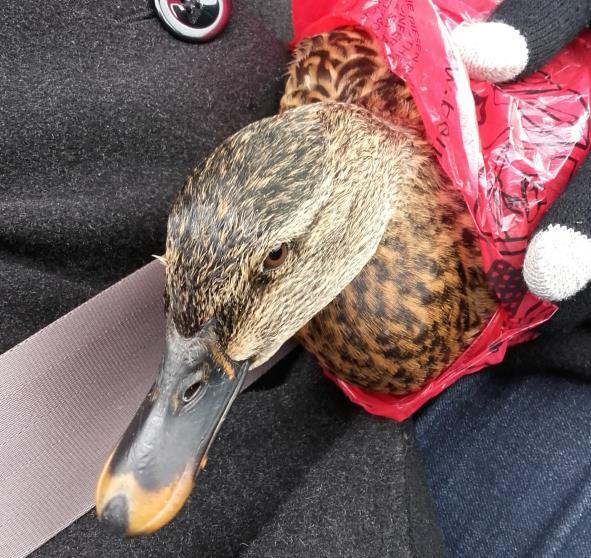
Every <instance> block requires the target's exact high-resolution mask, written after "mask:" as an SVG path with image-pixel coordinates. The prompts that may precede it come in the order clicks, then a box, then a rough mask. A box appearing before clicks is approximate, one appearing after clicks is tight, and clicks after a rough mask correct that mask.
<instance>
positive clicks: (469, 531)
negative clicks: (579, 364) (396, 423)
mask: <svg viewBox="0 0 591 558" xmlns="http://www.w3.org/2000/svg"><path fill="white" fill-rule="evenodd" d="M417 438H418V443H419V446H420V448H421V449H422V451H423V455H424V460H425V464H426V468H427V475H428V479H429V484H430V486H431V488H432V491H433V497H434V500H435V507H436V510H437V513H438V515H439V519H440V523H441V527H442V529H443V531H444V537H445V539H446V543H447V546H448V548H449V549H450V554H451V556H458V557H467V558H478V557H481V556H482V557H487V558H493V557H497V556H498V557H503V558H508V557H514V556H519V557H522V556H531V557H536V558H537V557H546V556H560V557H562V556H564V557H568V558H578V557H586V558H588V557H590V556H591V384H589V383H584V382H581V381H578V380H575V379H568V378H564V377H560V376H558V375H552V374H537V375H530V374H525V373H522V372H518V371H516V370H511V367H510V366H508V365H505V366H500V367H497V368H496V369H491V370H488V371H483V372H480V373H477V374H474V375H473V376H470V377H466V378H463V379H462V380H460V381H459V382H458V383H456V384H455V385H454V386H452V387H451V388H450V389H448V390H447V391H446V392H445V393H443V394H442V395H441V396H439V397H438V398H437V399H436V400H435V401H434V402H432V403H431V404H430V405H428V406H427V407H426V408H425V409H424V410H423V411H421V412H420V414H419V415H418V416H417Z"/></svg>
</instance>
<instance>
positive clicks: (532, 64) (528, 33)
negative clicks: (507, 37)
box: [491, 0, 591, 75]
mask: <svg viewBox="0 0 591 558" xmlns="http://www.w3.org/2000/svg"><path fill="white" fill-rule="evenodd" d="M491 20H492V21H501V22H503V23H507V24H508V25H511V26H512V27H514V28H515V29H517V30H519V31H520V32H521V34H522V35H523V36H524V37H525V39H526V41H527V46H528V49H529V62H528V65H527V67H526V68H525V70H524V71H523V73H522V75H527V74H529V73H531V72H533V71H536V70H539V69H540V67H542V66H543V65H544V64H545V63H546V62H547V61H548V60H549V59H550V58H552V57H553V56H554V55H555V54H556V53H557V52H558V51H559V50H561V49H562V48H563V47H564V46H566V45H567V44H568V43H569V42H570V41H572V40H573V39H574V38H575V37H576V36H577V35H578V34H579V33H580V32H581V31H582V30H583V29H584V28H585V27H587V26H588V25H589V23H590V22H591V0H505V1H504V2H503V3H502V4H501V5H500V6H499V8H498V9H497V10H496V11H495V12H494V14H493V16H492V18H491Z"/></svg>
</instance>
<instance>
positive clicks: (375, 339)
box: [281, 27, 497, 394]
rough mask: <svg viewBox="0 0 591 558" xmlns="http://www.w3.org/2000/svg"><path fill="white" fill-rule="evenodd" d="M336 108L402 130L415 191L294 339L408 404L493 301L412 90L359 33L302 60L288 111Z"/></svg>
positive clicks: (468, 225)
mask: <svg viewBox="0 0 591 558" xmlns="http://www.w3.org/2000/svg"><path fill="white" fill-rule="evenodd" d="M335 101H336V102H341V103H350V104H355V105H359V106H362V107H364V108H366V109H367V110H369V111H370V112H371V113H372V114H373V115H375V117H376V118H379V119H381V120H385V121H387V122H389V123H391V124H392V125H394V126H400V127H402V128H404V129H406V130H407V131H408V133H409V134H410V135H412V136H413V148H414V155H413V157H412V160H411V162H410V164H411V165H412V166H413V169H412V174H414V180H412V181H410V182H409V183H407V184H406V186H405V188H404V189H402V190H401V191H399V193H398V196H397V202H396V204H395V206H394V210H393V213H392V218H391V219H390V221H389V222H388V225H387V227H386V229H385V231H384V234H383V236H382V239H381V242H380V243H379V246H378V248H377V251H376V253H375V255H374V256H373V257H372V258H371V259H370V261H369V262H368V263H367V264H366V266H365V267H364V268H363V269H362V271H361V272H360V273H359V274H358V275H357V276H356V277H355V278H354V280H353V281H352V282H351V283H350V284H349V285H348V286H347V287H346V288H345V289H344V290H343V291H342V292H341V293H340V294H339V295H338V296H337V297H336V299H335V300H334V301H333V302H332V303H331V304H329V305H328V306H326V307H325V308H324V309H323V310H321V311H320V312H319V313H318V314H317V315H316V316H314V317H313V318H312V320H311V321H310V322H309V323H308V324H307V325H306V326H305V327H304V328H302V329H301V330H300V331H299V332H298V335H297V337H298V338H299V340H300V341H301V343H302V344H303V345H304V346H305V347H306V349H307V350H308V351H310V352H311V353H313V354H314V355H315V356H316V358H317V359H318V360H319V362H320V364H321V365H322V366H324V367H326V368H327V369H329V370H330V371H331V372H332V373H333V374H334V375H336V376H338V377H340V378H343V379H344V380H346V381H348V382H351V383H353V384H356V385H359V386H361V387H363V388H365V389H368V390H371V391H376V392H382V393H390V394H406V393H409V392H413V391H416V390H418V389H420V388H421V387H423V386H424V385H425V384H426V383H427V382H428V381H429V380H431V379H433V378H435V377H436V376H438V375H439V374H440V373H441V372H442V371H443V370H444V369H445V368H446V367H447V366H449V365H450V364H451V363H452V362H453V360H454V359H455V358H456V357H457V356H458V355H459V354H460V353H461V352H462V351H463V350H464V349H465V348H466V347H467V346H468V345H469V344H470V342H471V341H472V340H473V339H474V337H475V336H476V335H477V334H478V332H479V331H480V330H481V328H482V326H483V325H484V324H485V323H486V321H487V319H488V318H489V317H490V316H491V315H492V313H493V312H494V310H495V309H496V306H497V302H496V299H495V297H494V294H493V293H492V291H491V290H490V288H489V286H488V285H487V281H486V278H485V275H484V272H483V266H482V260H481V255H480V249H479V243H478V237H477V233H476V231H475V228H474V224H473V222H472V219H471V217H470V215H469V213H468V211H467V209H466V206H465V203H464V201H463V199H462V197H461V195H460V193H459V192H457V191H456V190H455V189H454V188H453V186H452V184H451V183H450V181H449V179H448V178H447V177H446V176H445V175H444V173H443V171H442V170H441V168H440V166H439V164H438V163H437V161H436V159H435V154H434V150H433V149H432V147H431V146H430V144H429V143H428V142H427V141H426V139H425V135H424V128H423V124H422V119H421V116H420V114H419V112H418V110H417V108H416V105H415V103H414V102H413V99H412V95H411V93H410V90H409V89H408V87H407V86H406V85H405V83H404V82H403V81H402V80H401V79H400V78H398V77H397V76H395V75H394V74H392V72H391V71H390V70H389V69H388V67H387V66H386V64H385V63H384V62H383V60H382V58H381V55H380V51H379V47H378V46H377V44H376V43H375V41H374V39H373V38H372V36H371V35H370V34H369V33H368V32H366V31H365V30H363V29H360V28H353V27H347V28H341V29H337V30H335V31H333V32H330V33H324V34H321V35H317V36H315V37H312V38H309V39H305V40H304V41H302V42H301V43H300V44H299V45H298V47H297V49H296V51H295V55H294V60H293V62H292V64H291V66H290V68H289V77H288V81H287V84H286V90H285V94H284V96H283V98H282V100H281V111H286V110H290V109H293V108H295V107H298V106H301V105H304V104H308V103H315V102H335Z"/></svg>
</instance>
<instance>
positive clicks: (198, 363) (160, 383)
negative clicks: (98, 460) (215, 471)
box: [96, 328, 249, 536]
mask: <svg viewBox="0 0 591 558" xmlns="http://www.w3.org/2000/svg"><path fill="white" fill-rule="evenodd" d="M248 368H249V366H248V362H242V363H237V362H234V361H232V360H231V359H230V358H229V357H228V356H227V355H225V353H223V352H222V351H221V349H220V347H219V343H218V341H217V338H216V336H215V334H214V333H213V332H212V331H211V328H210V330H209V331H204V332H202V333H200V335H199V336H198V338H194V339H190V340H189V339H183V338H181V337H179V336H178V335H176V334H175V335H171V336H169V338H168V340H167V346H166V351H165V355H164V358H163V360H162V364H161V365H160V372H159V377H158V380H157V381H156V383H155V384H154V386H153V387H152V389H151V390H150V392H149V393H148V395H147V397H146V399H145V400H144V402H143V403H142V405H141V407H140V409H139V411H138V412H137V414H136V415H135V417H134V419H133V420H132V422H131V424H130V425H129V427H128V428H127V430H126V431H125V433H124V434H123V437H122V438H121V440H120V442H119V445H118V446H117V447H116V448H115V450H114V451H113V452H112V453H111V455H110V457H109V458H108V460H107V463H106V464H105V466H104V468H103V471H102V473H101V475H100V478H99V481H98V485H97V490H96V510H97V515H98V517H99V519H100V520H101V521H102V522H104V523H106V524H107V525H108V526H109V527H110V528H111V529H112V530H114V531H115V532H117V533H120V534H124V535H128V536H134V535H143V534H148V533H152V532H154V531H156V530H157V529H160V527H162V526H164V525H166V524H167V523H168V522H169V521H170V520H172V519H173V518H174V516H175V515H176V514H177V513H178V511H179V510H180V509H181V508H182V506H183V505H184V503H185V502H186V500H187V498H188V497H189V494H190V493H191V489H192V488H193V480H194V478H195V476H196V474H197V473H198V472H199V470H200V469H202V468H203V467H204V466H205V461H206V458H207V451H208V449H209V447H210V445H211V443H212V441H213V439H214V438H215V435H216V434H217V432H218V430H219V428H220V426H221V424H222V422H223V420H224V418H225V417H226V414H227V413H228V409H229V408H230V405H231V404H232V402H233V401H234V399H235V398H236V396H237V395H238V393H239V391H240V388H241V386H242V384H243V382H244V379H245V377H246V373H247V371H248Z"/></svg>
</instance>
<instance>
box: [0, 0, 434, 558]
mask: <svg viewBox="0 0 591 558" xmlns="http://www.w3.org/2000/svg"><path fill="white" fill-rule="evenodd" d="M289 32H290V12H289V2H288V1H287V0H281V1H280V2H277V1H273V0H258V1H255V2H246V1H245V0H244V1H242V0H235V2H234V8H233V15H232V20H231V23H230V25H229V27H228V28H227V30H226V31H225V32H224V33H223V34H222V35H221V36H220V37H219V38H217V39H216V40H214V41H213V42H211V43H208V44H205V45H192V44H187V43H183V42H181V41H179V40H178V39H176V38H174V37H173V36H171V35H170V34H169V33H168V32H167V31H166V30H165V29H164V28H163V27H162V26H161V25H160V23H159V21H158V19H157V17H156V13H155V11H154V8H153V6H152V4H151V3H150V2H149V1H148V0H126V1H125V2H115V1H112V0H64V1H62V2H59V3H58V2H55V3H39V2H33V1H31V0H23V1H19V2H14V3H11V4H10V6H9V7H7V9H6V10H5V11H4V14H3V18H2V21H0V44H2V48H0V79H1V83H2V86H1V90H2V103H1V104H0V314H1V315H2V319H1V320H0V352H2V351H4V350H7V349H9V348H10V347H12V346H14V345H15V344H17V343H18V342H20V341H22V340H23V339H25V338H26V337H28V336H29V335H31V334H33V333H34V332H36V331H37V330H38V329H39V328H42V327H44V326H45V325H47V324H49V323H50V322H52V321H53V320H55V319H56V318H58V317H60V316H62V315H63V314H64V313H66V312H67V311H69V310H70V309H72V308H73V307H75V306H77V305H79V304H80V303H82V302H83V301H85V300H87V299H88V298H90V297H91V296H93V295H94V294H96V293H97V292H99V291H100V290H102V289H104V288H105V287H107V286H109V285H110V284H112V283H114V282H115V281H117V280H118V279H120V278H121V277H123V276H125V275H127V274H128V273H130V272H131V271H133V270H135V269H137V268H138V267H140V266H141V265H143V264H144V263H146V262H147V261H149V260H150V258H151V254H160V253H162V252H163V240H164V234H165V223H166V216H167V213H168V209H169V206H170V203H171V200H172V198H173V196H174V194H175V193H176V191H177V190H178V189H179V188H180V186H181V184H182V182H183V180H184V178H185V176H186V175H187V174H188V172H189V170H190V168H191V166H192V165H194V164H195V163H196V162H197V161H198V160H199V159H200V158H201V157H203V156H204V155H206V154H207V152H208V151H209V150H210V149H212V148H213V147H214V146H215V145H216V144H217V143H218V142H219V141H220V140H222V139H223V138H225V137H226V136H228V135H229V134H231V133H232V132H233V131H235V130H237V129H239V128H240V127H242V126H244V125H245V124H247V123H248V122H250V121H253V120H255V119H258V118H261V117H263V116H266V115H269V114H272V113H274V112H275V111H276V109H277V103H278V99H279V95H280V92H281V87H282V80H283V75H284V72H285V64H286V62H287V60H288V57H289V53H288V49H287V47H286V43H285V40H286V39H287V37H288V36H289ZM279 380H281V381H279ZM263 382H266V385H265V384H259V386H258V388H259V389H258V390H251V391H249V392H247V393H245V394H243V395H242V396H241V397H240V398H239V400H238V401H237V403H236V405H235V407H234V408H233V410H232V412H231V414H230V416H229V417H228V420H227V421H226V423H225V424H224V427H223V429H222V432H221V435H220V437H219V439H218V441H217V443H216V444H215V445H214V447H213V449H212V451H211V453H210V459H209V463H210V465H209V466H208V468H207V470H206V471H205V472H204V473H203V474H202V475H201V476H200V480H199V482H198V487H197V489H196V490H195V491H194V493H193V495H192V497H191V499H190V501H189V503H188V505H187V506H186V507H185V509H184V510H183V511H182V512H181V514H180V516H179V517H178V518H177V519H176V520H175V521H174V522H173V523H172V524H171V525H170V526H168V527H166V528H165V529H163V530H162V531H161V532H159V533H158V534H156V535H155V536H154V537H151V538H145V539H136V540H123V539H120V538H118V537H116V536H114V535H111V534H110V533H107V532H105V530H104V529H103V528H102V527H101V526H100V525H99V524H98V522H97V521H96V518H95V516H94V513H93V512H90V513H89V514H87V515H86V516H84V517H83V518H81V519H80V520H79V521H77V522H75V523H74V524H73V525H71V526H70V527H69V528H68V529H66V530H65V531H63V532H62V533H60V534H59V535H58V536H56V537H55V538H54V539H53V540H51V541H50V542H48V543H47V544H45V545H44V546H42V547H41V548H40V549H38V550H37V551H36V552H35V553H34V556H37V557H38V558H42V557H50V556H51V557H53V556H55V557H63V556H77V557H91V558H92V557H102V556H108V557H113V558H114V557H117V556H154V557H156V556H157V557H168V556H174V557H183V556H187V557H188V556H191V557H194V556H206V557H218V556H220V557H225V556H252V557H266V556H270V557H271V556H272V557H282V556H319V557H320V556H326V557H333V556H334V557H337V556H339V557H340V556H343V557H346V556H355V557H364V556H367V557H373V556H399V557H437V556H441V555H443V554H444V549H443V546H442V542H441V541H442V538H441V534H440V531H439V528H438V526H437V524H436V521H435V518H434V514H433V509H432V503H431V500H430V495H429V492H428V490H427V488H426V485H425V481H424V472H423V467H422V464H421V459H420V457H419V455H418V453H417V451H416V449H415V443H414V427H413V425H412V423H405V424H402V425H399V424H396V423H394V422H391V421H386V420H381V419H378V418H376V417H373V416H369V415H366V414H364V413H363V412H362V411H360V410H359V409H357V408H356V407H354V406H353V405H351V404H350V403H349V402H348V401H346V400H345V398H344V396H343V395H342V394H340V392H338V390H337V389H336V388H335V387H334V386H333V385H332V384H330V383H329V382H328V381H327V380H326V379H324V378H323V377H322V375H321V373H320V371H319V370H318V368H317V367H316V366H315V365H314V364H313V362H312V361H311V360H310V358H309V357H308V356H307V355H305V353H303V352H298V353H296V354H295V355H294V356H293V357H291V359H290V360H288V361H285V362H283V363H282V364H281V365H280V366H279V367H278V368H276V369H275V370H273V371H272V372H270V373H269V375H268V377H266V378H265V379H264V380H263ZM273 383H276V384H277V385H275V386H272V385H271V384H273ZM265 387H266V388H271V387H272V388H273V389H262V388H265ZM73 427H74V428H75V427H76V425H73ZM0 442H1V441H0ZM56 490H59V487H56Z"/></svg>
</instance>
